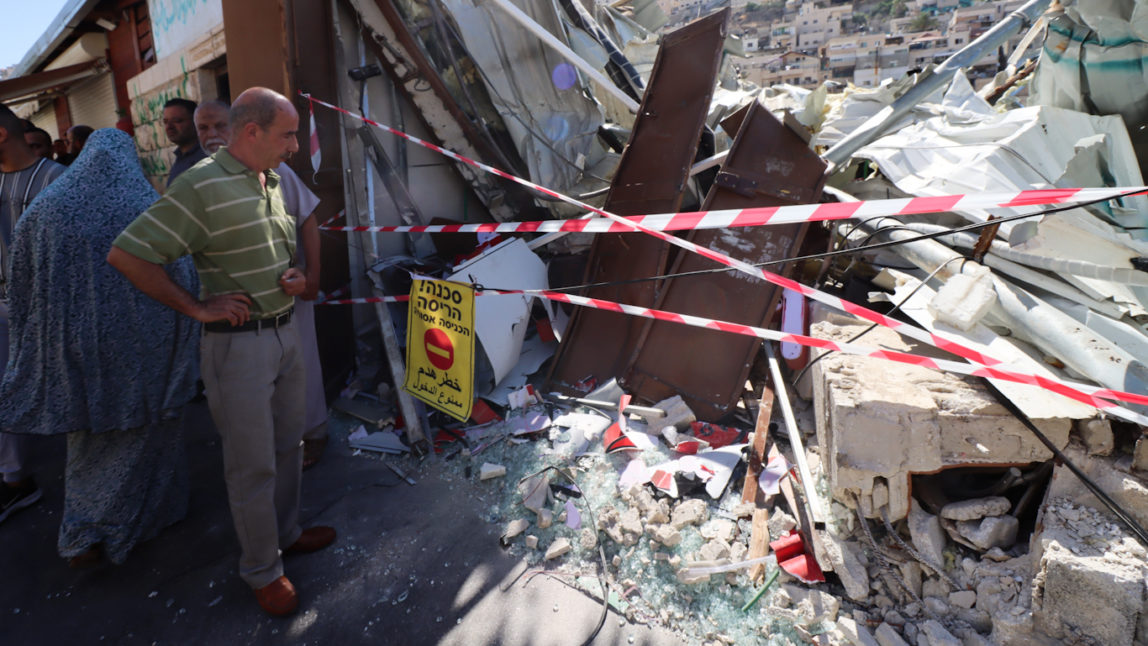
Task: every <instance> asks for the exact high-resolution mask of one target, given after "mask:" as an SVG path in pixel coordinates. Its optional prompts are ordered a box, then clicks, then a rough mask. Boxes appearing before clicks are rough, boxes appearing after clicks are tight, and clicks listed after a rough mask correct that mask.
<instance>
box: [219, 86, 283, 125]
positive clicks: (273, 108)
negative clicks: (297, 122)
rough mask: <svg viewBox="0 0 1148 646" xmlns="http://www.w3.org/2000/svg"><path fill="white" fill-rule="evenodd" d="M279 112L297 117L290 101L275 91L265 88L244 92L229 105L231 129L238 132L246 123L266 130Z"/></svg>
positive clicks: (254, 88) (255, 88)
mask: <svg viewBox="0 0 1148 646" xmlns="http://www.w3.org/2000/svg"><path fill="white" fill-rule="evenodd" d="M280 111H282V112H286V113H288V114H290V115H293V116H294V117H295V118H298V117H299V114H298V113H297V112H296V111H295V106H293V105H291V101H289V100H288V99H287V97H285V96H283V95H282V94H279V93H278V92H276V91H275V90H269V89H267V88H265V87H253V88H250V89H248V90H244V92H243V93H242V94H240V95H239V97H238V98H236V99H235V103H233V104H232V105H231V129H232V130H239V129H241V128H243V126H244V125H246V124H248V123H254V124H255V125H257V126H259V127H260V128H262V129H264V130H266V129H267V128H269V127H271V122H272V121H274V120H275V117H276V115H278V114H279V112H280Z"/></svg>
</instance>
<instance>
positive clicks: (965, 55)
mask: <svg viewBox="0 0 1148 646" xmlns="http://www.w3.org/2000/svg"><path fill="white" fill-rule="evenodd" d="M496 1H500V0H496ZM1050 2H1051V0H1029V2H1028V4H1026V5H1024V6H1023V7H1021V8H1019V9H1017V10H1016V11H1014V12H1012V13H1011V14H1009V16H1008V18H1005V19H1004V20H1002V21H1000V22H999V23H997V24H996V26H994V27H993V28H992V29H990V30H988V31H986V32H985V33H984V34H982V35H981V36H980V38H977V39H976V40H974V41H973V42H971V43H969V44H968V45H966V46H965V47H964V49H962V50H961V51H959V52H957V53H956V54H953V55H952V56H950V57H949V58H948V59H946V60H945V62H944V63H941V64H940V65H938V66H937V67H936V68H935V69H934V70H933V72H932V74H930V75H928V76H926V77H925V78H923V79H921V80H919V81H918V82H917V84H916V85H914V86H913V87H912V88H910V89H909V91H908V92H906V93H905V94H903V95H901V97H900V98H899V99H897V100H896V101H894V102H893V103H892V104H890V105H887V106H885V107H884V108H883V109H882V110H881V111H880V112H878V113H877V114H875V115H873V116H872V117H870V118H869V120H868V121H866V122H865V123H863V124H861V125H860V126H859V127H858V128H857V129H856V130H854V131H853V132H851V133H849V135H848V136H846V137H845V138H844V139H842V140H841V141H839V142H837V145H836V146H833V147H832V148H830V149H829V151H828V152H826V153H825V156H824V157H823V159H825V161H827V162H829V170H828V171H827V172H830V173H832V172H833V170H834V168H835V167H837V166H839V165H840V164H842V163H844V162H846V161H848V160H849V158H850V157H851V156H852V155H853V153H855V152H857V151H858V150H860V149H861V148H862V147H864V146H866V145H868V144H869V143H871V142H872V141H873V140H875V139H877V138H878V137H880V136H881V135H883V134H885V131H886V130H887V129H888V128H889V126H891V125H893V123H894V122H896V121H897V119H900V118H901V117H902V116H904V115H905V114H906V113H907V112H909V110H911V109H913V106H915V105H917V104H918V103H920V102H921V101H922V100H924V98H925V97H927V96H929V95H930V94H932V93H933V92H934V91H935V90H936V89H937V88H939V87H941V86H942V85H945V84H946V83H949V82H950V81H951V80H952V78H953V73H955V72H956V71H957V70H959V69H961V68H964V67H968V66H970V65H972V64H973V63H976V62H977V61H978V60H980V59H981V57H982V56H984V54H985V52H987V51H990V50H992V49H995V48H996V47H998V46H999V45H1001V44H1002V43H1004V42H1005V41H1006V40H1008V38H1009V36H1012V35H1013V34H1014V33H1016V32H1017V31H1020V30H1021V29H1024V28H1025V27H1027V26H1029V25H1031V24H1032V23H1033V21H1034V20H1036V18H1037V17H1038V16H1040V14H1042V13H1044V10H1045V9H1046V8H1047V7H1048V5H1049V3H1050Z"/></svg>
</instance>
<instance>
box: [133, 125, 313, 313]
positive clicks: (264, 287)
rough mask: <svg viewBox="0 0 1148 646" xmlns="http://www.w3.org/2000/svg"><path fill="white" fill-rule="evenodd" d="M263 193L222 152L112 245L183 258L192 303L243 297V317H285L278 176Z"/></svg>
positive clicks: (288, 260) (150, 257)
mask: <svg viewBox="0 0 1148 646" xmlns="http://www.w3.org/2000/svg"><path fill="white" fill-rule="evenodd" d="M264 173H265V174H266V177H267V188H266V189H264V188H263V187H262V186H260V184H259V175H258V173H255V172H253V171H252V170H250V169H249V168H247V167H246V166H244V165H243V164H242V163H240V162H239V160H237V159H235V158H234V157H232V156H231V153H229V152H227V149H226V148H220V149H219V152H217V153H215V154H214V155H212V156H211V157H208V158H207V159H205V160H203V161H201V162H199V163H198V164H196V165H195V166H193V167H192V168H191V169H189V170H187V171H186V172H184V173H183V174H181V175H180V176H179V177H177V178H176V180H175V181H174V182H172V184H171V186H170V187H169V188H168V189H167V192H166V193H164V195H163V197H161V198H159V200H157V201H156V203H155V204H152V205H151V206H150V207H148V209H147V210H146V211H144V212H143V213H141V214H140V216H139V217H138V218H136V219H135V221H133V222H132V223H131V224H130V225H128V227H127V228H126V229H124V231H123V232H122V233H120V235H119V237H117V238H116V240H115V243H114V244H115V246H117V247H119V248H120V249H123V250H124V251H126V252H128V253H130V254H132V255H133V256H136V257H137V258H142V259H143V260H147V261H149V262H154V263H157V264H167V263H169V262H171V261H173V260H175V259H176V258H179V257H180V256H183V255H185V254H191V257H192V260H194V261H195V267H196V269H197V270H198V271H199V279H200V283H201V294H200V298H205V297H207V296H218V295H222V294H246V295H247V296H249V297H250V298H251V318H253V319H261V318H268V317H271V316H276V315H278V314H281V313H282V312H285V311H287V310H288V309H289V308H290V307H291V305H292V304H293V302H294V299H292V297H290V296H288V295H287V294H286V293H285V292H284V291H283V288H281V287H280V286H279V278H280V277H281V276H282V275H283V272H285V271H287V269H288V268H290V267H291V266H292V264H293V262H294V259H295V218H293V217H291V216H289V215H287V212H286V210H285V209H284V207H283V192H282V191H281V190H279V176H278V175H276V174H275V173H274V172H272V171H270V170H268V171H264Z"/></svg>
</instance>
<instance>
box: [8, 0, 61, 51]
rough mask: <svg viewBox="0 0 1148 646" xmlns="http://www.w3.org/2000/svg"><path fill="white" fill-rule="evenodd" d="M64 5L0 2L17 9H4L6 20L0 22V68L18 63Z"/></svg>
mask: <svg viewBox="0 0 1148 646" xmlns="http://www.w3.org/2000/svg"><path fill="white" fill-rule="evenodd" d="M67 1H68V0H28V1H25V0H0V4H4V5H7V4H9V3H12V4H15V5H17V7H16V8H12V7H8V8H7V9H6V11H5V13H6V14H7V17H6V19H4V20H0V67H8V66H9V65H14V64H16V63H19V62H20V59H22V58H24V54H25V53H27V51H28V50H29V49H31V48H32V45H33V44H35V42H36V41H37V40H39V39H40V36H41V35H43V33H44V30H45V29H47V28H48V25H49V24H50V23H51V22H52V19H54V18H55V17H56V14H58V13H60V9H61V8H63V6H64V5H65V4H66V3H67ZM9 18H14V19H9Z"/></svg>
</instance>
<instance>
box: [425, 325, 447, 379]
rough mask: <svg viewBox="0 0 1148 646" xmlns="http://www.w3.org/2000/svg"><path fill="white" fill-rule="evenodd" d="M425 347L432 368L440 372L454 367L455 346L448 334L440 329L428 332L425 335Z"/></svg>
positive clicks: (432, 329)
mask: <svg viewBox="0 0 1148 646" xmlns="http://www.w3.org/2000/svg"><path fill="white" fill-rule="evenodd" d="M423 345H424V346H425V347H426V353H427V359H428V360H430V362H431V365H432V366H434V367H436V368H438V369H439V370H449V369H450V367H451V366H453V365H454V344H453V343H451V342H450V337H449V336H447V334H446V332H443V331H442V330H440V329H438V328H431V329H429V330H427V331H426V334H424V335H423Z"/></svg>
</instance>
